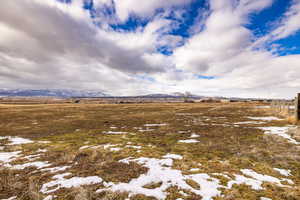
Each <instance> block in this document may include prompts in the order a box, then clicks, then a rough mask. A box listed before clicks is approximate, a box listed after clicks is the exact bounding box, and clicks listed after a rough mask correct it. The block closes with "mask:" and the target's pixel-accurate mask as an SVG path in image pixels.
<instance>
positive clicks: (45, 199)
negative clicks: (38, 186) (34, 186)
mask: <svg viewBox="0 0 300 200" xmlns="http://www.w3.org/2000/svg"><path fill="white" fill-rule="evenodd" d="M52 199H53V196H52V195H48V196H46V197H45V198H44V199H43V200H52Z"/></svg>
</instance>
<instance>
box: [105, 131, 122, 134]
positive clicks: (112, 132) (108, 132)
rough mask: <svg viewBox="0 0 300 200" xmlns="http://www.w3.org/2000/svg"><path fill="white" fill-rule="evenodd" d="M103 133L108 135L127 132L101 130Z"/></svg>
mask: <svg viewBox="0 0 300 200" xmlns="http://www.w3.org/2000/svg"><path fill="white" fill-rule="evenodd" d="M103 133H105V134H108V135H122V134H126V133H127V132H121V131H107V132H103Z"/></svg>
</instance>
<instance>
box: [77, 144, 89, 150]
mask: <svg viewBox="0 0 300 200" xmlns="http://www.w3.org/2000/svg"><path fill="white" fill-rule="evenodd" d="M90 147H92V146H88V145H85V146H82V147H80V148H79V150H84V149H88V148H90Z"/></svg>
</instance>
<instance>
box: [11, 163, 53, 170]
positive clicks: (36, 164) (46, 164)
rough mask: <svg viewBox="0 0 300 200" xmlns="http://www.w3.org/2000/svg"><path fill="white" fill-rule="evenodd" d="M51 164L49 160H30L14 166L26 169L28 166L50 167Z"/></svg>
mask: <svg viewBox="0 0 300 200" xmlns="http://www.w3.org/2000/svg"><path fill="white" fill-rule="evenodd" d="M50 165H51V164H49V163H48V162H42V161H37V162H29V163H25V164H22V165H14V166H13V168H15V169H25V168H27V167H36V168H38V169H41V168H44V167H49V166H50Z"/></svg>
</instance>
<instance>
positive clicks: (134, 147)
mask: <svg viewBox="0 0 300 200" xmlns="http://www.w3.org/2000/svg"><path fill="white" fill-rule="evenodd" d="M125 147H127V148H133V149H142V147H141V146H135V145H126V146H125Z"/></svg>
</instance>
